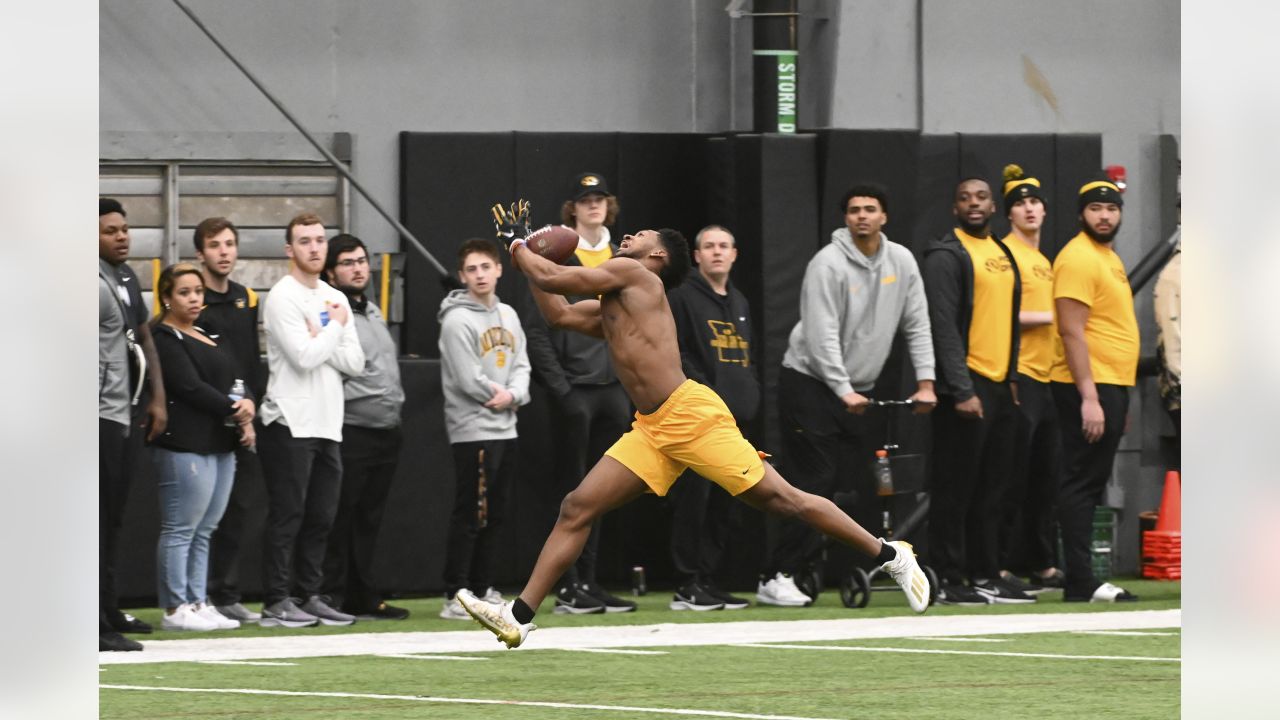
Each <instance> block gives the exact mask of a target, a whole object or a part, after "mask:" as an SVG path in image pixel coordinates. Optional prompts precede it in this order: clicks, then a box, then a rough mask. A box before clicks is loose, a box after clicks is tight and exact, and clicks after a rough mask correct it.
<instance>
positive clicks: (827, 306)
mask: <svg viewBox="0 0 1280 720" xmlns="http://www.w3.org/2000/svg"><path fill="white" fill-rule="evenodd" d="M840 207H841V208H842V211H843V213H844V221H845V227H842V228H839V229H837V230H836V231H834V232H833V233H831V243H830V244H828V245H827V246H826V247H824V248H822V249H821V250H819V251H818V254H817V255H815V256H814V257H813V259H812V260H810V261H809V266H808V268H806V269H805V273H804V284H803V285H802V286H801V290H800V322H798V323H796V326H795V328H794V329H792V331H791V339H790V343H789V345H788V346H787V352H786V355H784V356H783V358H782V372H781V373H780V375H779V378H778V405H779V410H778V412H779V416H780V420H781V424H782V438H783V442H782V449H783V452H784V453H785V455H784V456H783V458H782V459H783V460H784V461H785V462H786V463H787V466H788V468H789V472H788V477H790V478H791V481H792V482H793V483H794V484H795V486H796V487H798V488H800V489H802V490H805V491H808V492H811V493H813V494H815V495H820V496H822V497H825V498H827V499H831V497H832V496H833V495H834V494H835V490H836V484H837V483H836V461H837V456H838V453H839V448H840V443H841V442H842V441H845V442H849V441H851V442H855V443H859V442H860V441H861V438H862V437H863V436H864V435H865V430H864V429H863V427H862V424H861V418H859V417H858V416H860V415H861V414H862V413H863V412H864V411H865V410H866V408H867V401H868V398H867V395H869V394H870V393H871V390H872V386H873V385H874V384H875V381H876V378H877V377H879V376H880V371H881V370H882V369H883V368H884V363H885V360H886V359H887V358H888V357H889V350H890V348H891V347H892V345H893V338H894V335H895V334H896V333H898V332H899V331H901V332H902V333H903V334H904V335H906V338H907V350H908V353H909V355H910V357H911V364H912V366H914V367H915V372H916V385H917V389H916V392H915V394H913V395H912V396H911V399H912V400H914V401H915V402H916V406H915V407H916V412H929V411H930V410H932V409H933V406H934V404H935V402H936V398H935V397H934V394H933V380H934V364H933V339H932V336H931V334H930V330H929V309H928V306H927V304H926V302H925V295H924V284H923V282H922V281H921V278H920V269H919V267H918V266H917V265H916V260H915V258H914V257H913V256H912V255H911V251H910V250H908V249H907V248H905V247H903V246H902V245H899V244H897V243H895V242H890V241H889V238H887V237H885V234H884V233H883V232H881V231H880V228H881V227H882V226H884V225H885V224H886V223H887V222H888V220H889V215H888V213H889V201H888V196H887V193H886V191H885V189H884V188H883V187H881V186H879V185H875V184H861V185H856V186H854V187H853V188H850V189H849V191H848V192H846V193H845V194H844V201H843V202H842V203H841V204H840ZM868 452H869V448H868ZM776 538H777V541H776V543H775V546H774V547H773V551H772V553H770V556H771V558H772V564H771V566H770V567H769V568H768V569H767V571H766V573H765V577H764V578H763V579H762V580H761V582H760V587H759V588H758V590H757V593H756V597H757V599H759V600H760V602H762V603H765V604H768V605H782V606H798V605H808V604H809V603H810V602H812V600H813V598H811V597H809V596H808V595H807V594H806V593H804V592H802V591H801V590H800V589H799V588H798V587H797V586H796V584H795V581H794V579H793V578H792V576H793V575H795V574H797V573H800V572H801V571H803V570H804V569H805V568H806V567H807V566H808V565H810V564H811V563H813V562H814V561H815V560H816V556H817V554H818V551H819V550H820V548H821V535H819V534H818V533H817V532H815V531H813V530H812V529H811V528H810V527H809V526H808V525H805V524H803V523H798V522H786V523H784V524H783V525H782V527H781V528H780V529H779V532H778V534H777V536H776ZM811 589H813V590H818V589H820V588H811Z"/></svg>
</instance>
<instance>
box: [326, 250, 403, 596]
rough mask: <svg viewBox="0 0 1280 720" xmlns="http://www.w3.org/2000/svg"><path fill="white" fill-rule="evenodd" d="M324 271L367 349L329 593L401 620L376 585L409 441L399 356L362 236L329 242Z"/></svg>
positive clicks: (345, 447) (347, 411) (352, 405)
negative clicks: (381, 540)
mask: <svg viewBox="0 0 1280 720" xmlns="http://www.w3.org/2000/svg"><path fill="white" fill-rule="evenodd" d="M324 272H325V278H326V279H327V280H328V281H329V284H330V285H332V286H334V287H335V288H337V289H338V290H341V291H342V293H343V294H344V295H346V296H347V300H348V301H349V302H350V303H351V317H352V319H353V320H354V322H355V324H356V335H358V336H359V338H360V347H361V348H362V349H363V350H364V370H363V372H361V373H360V374H359V375H352V376H349V377H345V378H343V380H342V394H343V400H344V405H343V416H342V445H341V446H340V447H339V452H340V453H341V455H342V491H341V494H340V495H339V496H338V512H337V514H336V515H334V518H333V529H332V530H330V531H329V543H328V544H327V545H326V546H325V557H324V587H325V593H326V594H327V595H329V596H330V597H331V598H332V600H333V603H332V604H334V605H337V606H338V607H341V608H342V611H343V612H345V613H348V614H351V615H359V616H361V617H365V618H371V619H380V620H403V619H405V618H407V617H409V611H408V610H406V609H404V608H398V607H395V606H393V605H388V604H387V603H386V602H385V601H384V599H383V594H382V592H380V589H379V588H378V586H377V584H376V583H375V582H374V579H373V561H374V558H375V557H376V554H375V551H376V549H377V543H378V531H379V530H380V529H381V528H382V514H383V510H384V508H386V505H387V494H388V493H389V492H390V491H391V481H392V480H394V479H395V475H396V467H397V466H398V465H399V464H400V446H401V445H402V440H403V438H402V435H401V432H400V410H401V408H403V407H404V388H403V387H402V386H401V384H400V362H399V354H398V353H397V352H396V342H395V340H394V339H392V337H391V332H390V330H388V329H387V321H386V320H385V319H383V317H382V311H381V310H380V309H379V308H378V304H377V303H376V302H372V301H371V300H370V298H369V296H368V294H367V293H366V292H365V291H366V290H367V289H368V287H369V281H370V278H372V277H373V273H372V272H371V268H370V265H369V250H368V248H366V247H365V245H364V243H363V242H362V241H361V240H360V238H358V237H356V236H354V235H348V234H346V233H343V234H341V235H337V236H335V237H334V238H333V239H332V240H330V241H329V254H328V256H327V258H326V260H325V264H324Z"/></svg>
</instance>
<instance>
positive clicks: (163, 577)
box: [151, 447, 236, 608]
mask: <svg viewBox="0 0 1280 720" xmlns="http://www.w3.org/2000/svg"><path fill="white" fill-rule="evenodd" d="M151 459H152V462H153V463H154V464H155V470H156V478H157V480H158V481H159V482H158V489H159V496H160V540H159V542H158V543H157V544H156V585H157V597H158V599H159V603H160V607H163V608H172V607H177V606H179V605H181V604H183V603H194V602H203V601H204V599H205V597H206V595H207V592H206V590H207V588H208V582H209V538H210V536H212V535H213V531H214V529H215V528H217V527H218V520H220V519H222V513H223V511H224V510H226V509H227V498H228V497H230V496H231V485H232V482H233V481H234V479H235V472H236V456H235V453H219V454H212V455H203V454H200V453H185V452H174V451H172V450H166V449H164V448H160V447H155V448H152V452H151Z"/></svg>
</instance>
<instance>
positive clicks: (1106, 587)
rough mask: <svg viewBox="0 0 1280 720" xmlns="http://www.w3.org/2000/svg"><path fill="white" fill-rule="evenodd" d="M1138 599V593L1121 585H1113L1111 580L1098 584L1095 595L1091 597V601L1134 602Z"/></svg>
mask: <svg viewBox="0 0 1280 720" xmlns="http://www.w3.org/2000/svg"><path fill="white" fill-rule="evenodd" d="M1137 599H1138V596H1137V595H1134V594H1133V593H1131V592H1129V591H1128V590H1125V589H1124V588H1122V587H1120V586H1119V585H1112V584H1111V583H1109V582H1104V583H1102V584H1101V585H1099V586H1098V589H1097V590H1094V591H1093V597H1091V598H1089V602H1091V603H1096V602H1111V603H1113V602H1132V601H1134V600H1137Z"/></svg>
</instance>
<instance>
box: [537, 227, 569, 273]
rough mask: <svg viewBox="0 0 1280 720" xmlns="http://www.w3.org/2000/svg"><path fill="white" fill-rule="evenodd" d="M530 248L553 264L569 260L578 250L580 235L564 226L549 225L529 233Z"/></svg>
mask: <svg viewBox="0 0 1280 720" xmlns="http://www.w3.org/2000/svg"><path fill="white" fill-rule="evenodd" d="M526 240H527V241H528V246H527V247H528V248H529V249H530V250H532V251H534V252H536V253H538V254H539V255H541V256H542V257H544V258H546V259H548V260H550V261H551V262H553V263H557V264H559V263H563V262H564V261H565V260H568V259H569V258H570V257H571V256H572V255H573V251H574V250H577V249H578V233H576V232H574V231H573V230H570V229H569V228H567V227H565V226H563V225H547V226H546V227H541V228H538V229H537V230H534V231H533V232H531V233H529V237H528V238H526Z"/></svg>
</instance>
